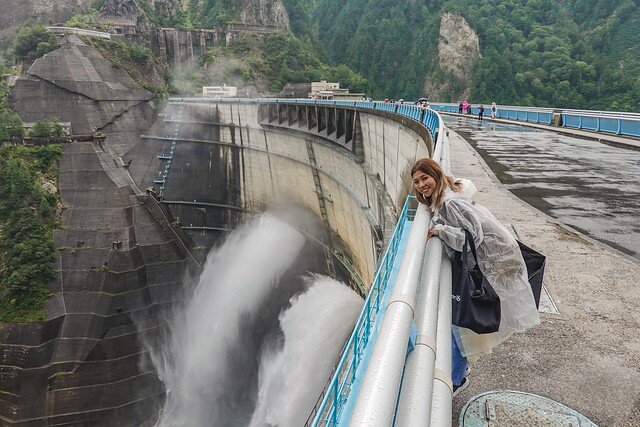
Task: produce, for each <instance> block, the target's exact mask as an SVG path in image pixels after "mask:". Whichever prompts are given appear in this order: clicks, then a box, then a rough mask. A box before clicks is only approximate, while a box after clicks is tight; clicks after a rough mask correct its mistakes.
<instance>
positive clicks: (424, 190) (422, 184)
mask: <svg viewBox="0 0 640 427" xmlns="http://www.w3.org/2000/svg"><path fill="white" fill-rule="evenodd" d="M411 178H412V179H413V188H415V189H416V191H418V192H419V193H420V194H422V195H423V196H424V197H431V195H432V194H433V191H434V190H435V189H436V180H435V179H433V177H432V176H429V175H427V174H426V173H424V172H422V171H416V172H415V173H414V174H413V175H411Z"/></svg>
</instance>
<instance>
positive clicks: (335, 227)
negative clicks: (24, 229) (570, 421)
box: [0, 42, 640, 425]
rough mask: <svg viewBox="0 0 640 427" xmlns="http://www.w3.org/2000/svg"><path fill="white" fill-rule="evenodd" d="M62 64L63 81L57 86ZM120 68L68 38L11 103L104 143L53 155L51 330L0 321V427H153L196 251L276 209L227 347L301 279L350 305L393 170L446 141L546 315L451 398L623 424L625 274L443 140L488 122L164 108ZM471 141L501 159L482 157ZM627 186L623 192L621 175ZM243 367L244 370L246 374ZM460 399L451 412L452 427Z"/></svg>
mask: <svg viewBox="0 0 640 427" xmlns="http://www.w3.org/2000/svg"><path fill="white" fill-rule="evenodd" d="M61 59H64V60H61ZM69 64H71V65H69ZM69 66H71V67H74V68H73V75H74V76H75V78H76V80H77V81H79V82H80V83H78V82H77V81H71V79H68V78H67V79H65V76H68V75H71V74H72V73H71V72H70V71H69V69H68V68H64V67H69ZM121 74H122V73H121V72H120V71H118V70H115V69H112V68H111V67H110V65H108V64H106V61H104V60H103V59H100V58H98V57H97V55H95V54H94V52H92V50H91V49H90V48H89V47H87V46H84V45H83V44H82V43H81V42H78V44H76V45H73V46H65V47H63V48H61V49H60V50H58V51H55V52H52V53H51V54H48V55H47V56H46V57H45V58H42V59H41V60H39V61H37V62H36V63H35V64H34V67H33V69H32V70H31V71H30V74H29V75H27V76H25V78H23V79H21V82H19V83H18V85H17V86H16V88H15V90H14V91H15V92H14V95H15V100H16V101H15V103H14V107H15V109H16V110H18V111H20V114H21V117H23V119H24V118H29V117H32V119H33V120H37V119H39V117H36V116H35V115H36V113H35V112H34V111H37V108H36V106H41V105H42V106H44V107H45V110H46V111H48V112H59V113H60V115H61V117H60V118H61V120H62V121H65V122H66V121H68V122H70V123H71V124H72V128H74V129H78V130H79V131H81V132H91V131H92V130H98V131H100V132H103V133H104V134H105V138H104V139H99V140H96V141H95V142H73V143H69V144H65V145H64V146H63V149H64V153H63V156H62V160H61V173H60V178H59V187H60V194H61V197H62V201H63V203H64V205H65V209H64V213H63V216H64V224H65V227H64V228H62V229H60V230H58V231H56V234H55V236H54V237H55V242H56V249H57V251H56V268H57V269H58V272H59V274H58V277H57V278H56V279H55V280H54V282H53V283H51V284H50V290H51V291H52V293H53V297H52V298H51V299H50V300H49V301H48V305H47V319H48V320H47V322H45V323H43V324H3V325H0V335H1V336H2V340H1V344H0V365H1V370H0V375H1V376H0V378H1V384H2V387H1V389H0V421H1V422H2V423H3V424H6V425H82V424H85V425H114V424H122V425H153V424H154V423H155V422H156V421H157V420H158V418H159V414H160V413H161V411H162V410H163V407H164V406H165V402H166V401H167V400H168V398H167V395H171V394H173V393H174V392H175V389H173V390H169V387H168V386H167V384H168V382H165V380H167V378H166V377H164V379H163V378H160V377H159V372H158V370H157V368H156V367H154V364H153V363H152V362H153V360H152V359H153V357H154V354H153V349H155V348H157V346H158V345H159V344H158V343H157V342H155V341H154V339H155V338H157V337H163V336H164V334H165V333H166V327H167V323H168V322H167V319H168V318H169V314H170V313H171V312H172V307H173V306H174V305H175V304H176V303H180V301H181V298H183V291H184V288H188V287H189V286H191V284H192V283H193V282H194V281H197V278H198V277H201V273H202V271H203V269H204V268H206V262H207V260H208V258H207V254H208V253H210V250H211V249H213V250H214V251H215V250H222V248H223V247H224V246H223V243H224V242H225V238H226V236H227V235H228V234H229V232H231V230H235V229H238V228H241V227H242V226H243V225H244V224H247V223H248V222H250V221H251V218H255V217H256V215H257V214H258V213H259V212H263V211H264V210H266V209H267V208H268V207H269V206H270V205H283V204H284V202H283V200H285V201H286V202H287V203H291V204H292V205H293V206H292V207H289V206H287V210H294V209H295V210H299V211H303V212H307V213H310V215H309V216H308V217H310V218H314V221H315V222H314V221H312V220H308V221H307V220H304V221H301V222H302V224H299V225H300V227H299V228H300V229H301V230H302V231H303V233H302V234H303V235H304V236H305V243H304V244H303V245H302V249H301V252H300V253H304V254H305V255H304V256H301V258H299V259H296V260H295V261H294V262H293V263H292V265H296V268H293V269H289V270H287V271H286V272H284V273H282V277H283V278H284V282H283V283H286V285H287V286H285V288H286V289H285V290H283V292H282V293H281V294H278V295H274V296H273V299H274V301H275V302H274V304H273V306H272V308H271V310H270V311H269V310H265V311H261V312H260V316H256V317H257V318H255V319H244V318H243V320H242V321H243V322H244V323H243V328H242V329H241V333H239V335H242V334H249V332H250V331H254V330H259V332H260V333H256V335H258V336H267V335H269V331H271V329H269V328H268V327H265V328H264V329H260V328H259V327H256V325H263V324H264V325H267V326H269V327H274V328H276V329H277V328H278V327H279V326H278V320H279V319H278V315H279V312H280V309H281V308H283V307H285V306H287V305H288V301H289V300H290V298H291V296H292V295H294V294H296V293H297V292H299V291H300V290H301V289H302V288H303V286H304V285H303V284H302V283H300V279H299V277H300V276H301V275H302V274H303V273H305V272H308V271H313V272H316V273H320V274H323V275H326V276H330V277H334V278H336V279H338V280H339V281H340V282H342V283H344V284H346V285H348V287H349V288H350V289H351V290H352V291H353V293H355V294H357V295H360V296H361V297H364V296H366V295H367V293H368V292H369V290H370V286H371V284H372V283H375V281H376V272H377V270H378V268H379V267H380V264H381V259H383V256H384V254H385V253H386V251H387V248H388V243H389V242H390V241H392V240H393V236H394V230H395V227H396V224H397V223H398V222H399V220H402V219H403V216H402V212H403V207H404V206H405V202H406V200H407V197H406V196H407V195H408V194H409V193H410V190H411V183H410V180H409V176H408V171H409V170H410V168H411V166H412V165H413V163H414V161H415V159H417V158H421V157H431V156H433V155H434V153H435V151H436V150H435V149H436V148H437V145H438V144H437V143H436V141H438V138H443V136H444V135H446V134H447V133H448V134H449V140H450V160H451V170H452V172H453V173H454V174H455V175H456V176H464V177H470V178H472V179H473V180H474V181H475V182H476V184H477V185H478V187H479V189H480V191H479V194H478V202H480V203H482V204H484V205H486V206H487V207H489V208H490V209H491V210H492V211H493V212H495V213H496V215H497V216H498V218H499V219H500V220H501V221H502V222H503V223H505V224H508V225H509V226H510V227H511V228H512V229H513V230H514V233H515V234H516V235H518V236H519V237H520V238H521V239H523V240H524V241H525V242H527V243H530V244H531V245H532V246H533V247H534V248H536V249H539V250H540V251H542V252H544V253H545V254H546V255H547V256H548V266H547V275H546V280H545V285H546V287H547V289H548V292H549V295H550V300H551V302H552V304H551V306H555V308H556V311H555V312H553V311H549V312H547V313H545V314H544V316H543V323H542V325H541V326H540V327H538V328H536V329H534V330H532V331H531V333H528V334H524V335H522V336H518V337H514V339H513V340H510V341H509V342H508V343H506V344H505V345H504V346H501V347H500V348H498V349H496V351H495V352H494V353H493V354H492V355H489V356H487V357H486V358H483V359H481V360H480V361H478V362H476V363H474V365H473V369H474V373H473V375H474V377H473V381H472V385H471V386H470V388H469V390H468V391H466V392H465V393H466V394H463V395H462V396H463V397H464V398H465V400H466V399H468V398H470V397H471V394H472V393H481V392H486V391H487V390H491V389H496V388H511V389H515V390H526V391H529V392H532V393H537V394H541V395H544V396H549V397H550V398H553V399H555V400H557V401H559V402H563V403H566V404H567V405H569V406H571V407H573V408H575V409H576V410H579V411H580V412H582V413H584V414H586V415H587V416H589V418H591V419H592V420H593V421H594V422H596V423H599V424H602V425H634V423H635V422H636V421H637V419H638V416H639V413H638V410H637V408H638V404H637V392H636V390H637V389H638V384H640V377H639V375H640V373H639V372H638V370H637V366H639V363H638V359H637V355H638V354H639V353H638V352H637V351H636V350H637V349H638V337H637V333H636V332H637V323H638V318H637V299H638V297H639V295H638V291H637V287H636V286H634V284H635V282H636V280H637V277H638V266H637V262H635V261H634V260H631V259H629V257H628V256H627V257H625V256H624V255H625V254H621V253H619V252H617V251H614V250H613V249H611V248H608V247H605V246H603V245H602V244H601V241H598V240H597V237H598V236H597V235H596V236H594V239H592V238H590V237H589V234H591V229H587V228H585V229H584V230H583V231H584V233H580V232H577V231H575V230H572V229H569V228H567V227H565V226H564V225H563V224H562V223H561V221H560V220H557V219H555V218H553V217H552V216H548V215H545V214H542V213H541V212H539V211H536V210H532V209H531V208H529V207H527V205H525V204H523V203H522V202H520V201H519V200H517V199H515V198H514V197H513V195H512V193H510V192H509V191H507V189H506V188H505V187H504V186H503V185H502V184H501V183H500V181H499V180H498V178H497V177H496V176H495V174H494V173H493V172H492V170H491V168H489V167H488V165H487V163H491V161H492V160H491V158H489V157H482V156H478V155H477V154H474V153H475V152H474V150H472V149H471V148H470V147H469V146H468V144H467V143H466V142H465V141H464V139H463V138H461V137H460V136H459V135H458V134H457V133H456V132H454V130H457V131H459V132H460V135H462V136H465V137H467V138H468V139H470V142H471V143H472V144H474V143H477V144H479V145H482V144H483V143H486V141H487V140H488V139H489V138H492V136H487V135H484V134H483V132H487V133H490V132H489V131H487V130H486V129H485V128H480V129H479V130H478V129H477V126H476V124H474V125H472V126H475V127H476V128H475V129H472V130H470V129H469V128H465V126H466V125H464V124H457V123H455V124H454V123H452V124H451V126H449V129H447V128H445V127H442V126H441V121H440V120H441V119H440V117H439V116H438V114H436V112H435V111H432V110H421V109H418V108H416V107H413V106H409V105H404V106H402V105H395V104H384V103H373V102H372V103H365V102H362V103H359V102H351V103H344V104H341V103H335V102H332V101H309V100H286V99H285V100H276V99H260V100H227V101H223V100H204V99H186V98H185V99H178V98H176V99H170V100H168V102H167V105H166V106H165V105H163V106H156V105H154V104H153V102H152V101H151V98H152V97H151V95H150V94H149V93H148V92H146V91H144V90H143V89H142V88H140V87H139V86H137V85H136V84H135V82H133V81H132V80H131V79H127V78H126V77H125V76H122V75H121ZM116 82H120V83H119V84H118V83H116ZM123 82H124V83H123ZM30 93H37V94H38V96H31V95H29V94H30ZM21 94H22V95H23V96H20V95H21ZM63 94H66V96H63ZM60 98H62V99H65V101H64V102H63V103H61V104H60V105H58V102H56V101H55V100H56V99H60ZM509 125H510V126H513V125H514V124H513V123H509ZM482 126H486V125H482ZM516 132H519V131H516ZM469 135H471V136H469ZM503 136H504V135H503ZM474 139H477V140H479V141H475V142H474ZM514 139H517V138H515V137H514ZM572 144H579V142H575V141H573V142H572ZM502 145H503V148H504V143H502ZM482 147H486V148H487V150H486V151H491V152H492V153H493V154H494V155H495V156H498V155H496V154H495V153H496V152H499V148H500V145H499V144H497V146H496V145H494V146H491V144H487V145H482ZM482 147H481V148H482ZM575 147H576V148H575V149H576V150H579V149H580V146H579V145H576V146H575ZM525 151H526V150H525ZM505 155H507V156H508V152H507V153H506V154H505ZM607 155H613V154H611V153H609V154H607ZM633 156H634V154H633V152H631V151H625V154H624V156H622V157H623V158H625V157H626V158H627V159H628V160H631V159H632V158H633ZM534 157H535V156H534ZM501 159H502V158H501ZM516 167H517V166H512V168H513V169H514V170H515V169H516ZM625 167H627V166H625ZM535 168H537V169H540V168H541V166H536V167H535ZM567 169H568V168H567ZM563 170H564V172H565V173H569V172H570V171H569V172H567V170H566V169H563ZM629 171H630V173H633V171H634V169H632V168H630V166H629ZM605 173H607V171H606V170H601V172H600V174H605ZM508 185H510V184H508ZM624 185H625V186H626V187H628V188H627V189H626V191H627V192H628V193H629V194H635V193H633V192H634V191H636V187H634V185H637V182H635V183H634V181H633V180H632V179H630V180H629V181H626V182H625V184H624ZM514 189H517V188H514ZM514 192H515V191H514ZM604 193H605V194H606V191H605V192H604ZM620 200H622V198H620ZM274 202H275V203H274ZM623 210H627V211H633V206H630V207H624V209H623ZM552 214H553V212H551V211H550V212H549V215H552ZM590 214H591V212H589V211H587V212H586V213H583V218H584V217H587V218H591V217H590V216H589V215H590ZM593 215H594V216H593V218H594V221H596V219H597V215H596V214H595V213H593ZM303 217H304V216H303ZM305 218H306V217H305ZM404 219H405V220H407V221H408V223H410V222H411V221H412V220H413V218H410V217H409V215H407V217H406V218H404ZM580 223H581V224H582V225H588V224H586V221H584V220H583V221H580ZM272 228H273V227H272ZM285 229H286V227H285ZM248 234H251V233H248ZM601 240H602V239H601ZM276 242H277V241H276ZM622 243H624V242H622ZM273 245H274V246H275V247H276V249H279V248H278V245H279V243H274V244H273ZM254 246H255V245H254ZM621 246H622V245H621ZM633 250H634V249H633V247H629V251H628V252H627V255H632V253H631V252H632V251H633ZM270 252H274V253H275V252H280V251H276V250H272V251H270ZM302 259H304V260H306V262H305V263H303V262H298V261H299V260H302ZM247 262H248V263H253V261H247ZM394 262H396V263H399V260H396V261H394ZM256 265H258V264H255V263H253V264H252V265H250V267H251V268H254V267H255V266H256ZM251 268H247V269H246V270H251ZM278 271H280V270H278ZM249 272H250V271H249ZM345 288H346V287H345ZM245 292H248V291H245ZM206 306H207V305H206V304H205V307H206ZM274 325H275V326H274ZM258 338H259V337H258ZM145 343H147V344H145ZM256 343H258V344H256ZM251 345H253V346H256V347H259V342H258V341H254V342H253V344H251ZM254 350H255V348H254ZM231 354H234V355H236V356H238V358H239V359H240V358H241V357H240V356H239V354H240V353H237V354H236V353H233V352H232V353H231ZM243 357H246V355H244V356H243ZM248 359H249V362H250V363H251V364H252V365H251V366H252V372H254V373H255V372H256V370H255V369H254V368H256V365H258V363H259V362H258V361H257V360H256V359H255V358H254V357H248ZM255 381H256V379H255V378H242V381H239V383H243V384H242V386H238V387H235V385H231V386H230V388H229V389H228V390H229V391H230V392H229V396H230V400H232V399H233V398H235V397H237V396H242V395H243V393H244V392H246V390H252V393H253V394H252V395H251V397H250V398H249V399H248V400H249V401H248V402H240V403H243V404H244V403H246V404H247V405H248V407H251V408H253V407H254V406H255V405H256V399H255V397H256V394H257V393H258V390H257V385H256V382H255ZM243 387H244V388H243ZM169 400H170V399H169ZM463 403H464V402H463V401H460V400H456V401H454V402H453V413H454V414H457V413H460V412H461V410H462V405H463ZM250 421H251V420H250V419H249V420H246V419H245V420H243V422H246V423H249V422H250ZM455 421H457V420H454V422H455Z"/></svg>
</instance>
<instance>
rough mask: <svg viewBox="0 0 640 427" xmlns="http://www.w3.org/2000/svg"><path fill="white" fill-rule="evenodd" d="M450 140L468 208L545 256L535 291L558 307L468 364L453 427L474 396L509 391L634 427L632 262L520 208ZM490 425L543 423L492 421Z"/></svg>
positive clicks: (638, 296) (461, 143)
mask: <svg viewBox="0 0 640 427" xmlns="http://www.w3.org/2000/svg"><path fill="white" fill-rule="evenodd" d="M451 128H453V126H451ZM471 131H472V132H471ZM480 131H481V132H484V131H482V130H480ZM475 132H476V130H473V129H471V130H470V132H468V133H470V134H471V133H475ZM518 135H520V134H518ZM518 135H515V136H512V137H513V138H515V137H517V136H518ZM540 136H541V135H540V134H538V135H535V137H536V138H540ZM552 136H553V135H551V137H552ZM528 137H529V135H523V140H526V139H527V138H528ZM449 142H450V150H451V171H452V173H453V174H454V175H455V176H459V177H464V178H468V179H471V180H472V181H473V182H474V183H475V185H476V187H477V188H478V192H477V193H476V195H475V196H474V200H476V201H477V202H478V203H480V204H481V205H483V206H485V207H487V208H488V209H489V210H490V211H491V212H492V213H493V214H494V215H495V216H496V218H497V219H498V220H499V221H501V222H502V223H503V224H504V225H505V226H507V228H508V229H510V230H512V231H513V233H514V234H515V235H516V236H517V237H518V238H519V239H520V240H521V241H523V242H525V243H526V244H527V245H528V246H530V247H532V248H533V249H535V250H537V251H539V252H541V253H543V254H544V255H546V257H547V260H546V267H545V274H544V283H545V286H546V287H547V289H548V291H549V294H550V296H551V298H552V299H553V302H554V304H555V306H556V307H557V309H558V311H557V312H556V313H548V312H543V313H541V324H540V325H538V326H535V327H533V328H531V329H529V330H527V331H526V332H525V333H519V334H514V335H513V336H512V337H511V338H510V339H508V340H507V341H505V342H504V343H502V344H501V345H499V346H497V347H496V348H494V349H493V352H492V353H490V354H484V355H482V356H480V357H479V358H478V359H477V360H471V361H470V364H471V370H472V372H471V376H470V377H469V379H470V385H469V388H467V389H466V390H464V391H463V392H462V393H460V394H459V395H458V396H456V398H454V399H453V413H452V415H453V418H452V425H454V426H457V425H458V420H459V416H460V413H461V410H462V408H463V406H464V405H465V404H466V403H467V402H468V401H469V399H472V398H473V396H478V395H481V394H484V393H487V392H490V391H495V390H515V391H518V392H526V393H533V394H536V395H539V396H543V397H546V398H548V399H552V400H554V401H556V402H559V403H561V404H563V405H566V406H568V407H569V408H571V409H573V410H575V411H577V412H579V413H581V414H583V415H584V416H586V417H587V418H589V419H590V420H591V421H593V422H594V423H596V424H597V425H598V426H601V427H605V426H606V427H638V426H640V334H638V331H639V330H640V310H639V309H638V301H640V287H638V286H637V284H638V277H640V263H638V262H637V259H634V258H632V257H629V256H626V255H623V254H622V253H621V252H620V251H616V250H613V249H610V247H609V246H607V245H605V244H602V243H600V242H598V241H596V240H595V239H592V238H589V237H588V236H586V235H584V234H583V233H580V232H578V231H574V230H572V229H571V228H568V227H566V226H565V225H563V224H562V221H560V220H558V219H555V218H552V217H551V216H550V215H548V214H545V213H543V212H541V211H540V210H539V209H535V208H533V207H531V206H530V205H529V204H528V203H525V202H523V201H522V200H521V199H519V198H518V197H516V196H515V195H514V194H513V192H512V191H511V190H509V189H508V188H507V186H506V185H504V184H502V183H501V182H500V181H499V180H498V178H497V177H496V176H495V174H494V173H493V172H492V171H491V169H490V167H489V165H488V164H487V162H486V161H485V160H484V159H483V158H482V157H481V156H480V154H478V152H477V151H475V150H474V149H473V148H472V147H471V145H470V144H469V143H467V142H466V141H465V139H463V138H462V136H460V135H459V134H458V133H456V132H455V131H452V132H450V135H449ZM485 144H488V143H485V142H483V143H479V144H478V145H485ZM493 144H494V145H495V142H493ZM505 144H507V143H505ZM523 147H526V144H523ZM517 148H518V146H516V147H514V148H513V151H514V152H515V151H516V149H517ZM494 149H495V148H494ZM529 149H531V147H529ZM542 154H545V153H544V152H542ZM546 154H548V153H546ZM558 161H559V160H558ZM596 166H597V164H596ZM542 167H544V165H542ZM514 171H516V172H517V171H520V169H514ZM598 173H601V172H598ZM557 175H559V176H560V178H559V179H557V181H558V182H559V183H564V181H565V180H564V175H562V174H560V173H557ZM536 176H537V175H536ZM569 179H571V178H569ZM595 179H596V180H599V179H601V178H599V177H597V176H596V178H595ZM532 181H533V182H536V185H538V184H537V180H534V179H532ZM580 181H581V182H582V178H581V179H580ZM596 182H597V181H596ZM541 187H543V186H542V185H541ZM554 197H555V196H554ZM494 424H495V425H496V426H531V425H542V424H540V423H528V422H527V423H525V422H516V421H513V420H501V419H496V420H494V421H492V424H491V425H494ZM465 425H469V424H465ZM544 425H549V426H551V425H553V426H556V425H568V424H566V423H562V424H561V423H557V422H551V421H550V422H549V423H546V424H544ZM574 425H575V424H574Z"/></svg>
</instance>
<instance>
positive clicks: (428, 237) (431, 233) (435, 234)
mask: <svg viewBox="0 0 640 427" xmlns="http://www.w3.org/2000/svg"><path fill="white" fill-rule="evenodd" d="M437 235H438V230H436V229H435V228H430V229H429V233H428V234H427V240H429V239H430V238H432V237H433V236H437Z"/></svg>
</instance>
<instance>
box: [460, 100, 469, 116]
mask: <svg viewBox="0 0 640 427" xmlns="http://www.w3.org/2000/svg"><path fill="white" fill-rule="evenodd" d="M470 107H471V105H469V103H468V102H467V101H466V100H464V101H462V111H464V114H469V113H470V112H471V109H470Z"/></svg>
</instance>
